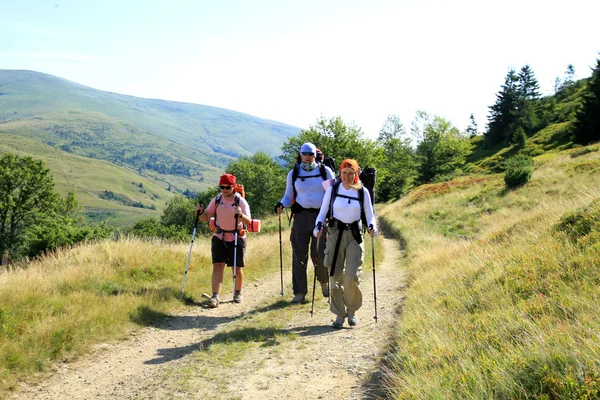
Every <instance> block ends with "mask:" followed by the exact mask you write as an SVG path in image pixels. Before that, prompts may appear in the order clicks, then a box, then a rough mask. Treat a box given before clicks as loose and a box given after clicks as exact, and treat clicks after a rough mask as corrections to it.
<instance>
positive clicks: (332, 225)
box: [313, 159, 377, 329]
mask: <svg viewBox="0 0 600 400" xmlns="http://www.w3.org/2000/svg"><path fill="white" fill-rule="evenodd" d="M359 173H360V168H359V166H358V163H357V162H356V160H352V159H345V160H344V161H342V163H341V164H340V179H339V180H336V182H335V183H334V184H333V185H331V186H330V187H329V188H327V192H326V193H325V197H324V198H323V204H322V205H321V209H320V211H319V215H318V216H317V220H316V226H315V228H314V232H313V233H314V235H315V236H316V237H320V236H321V235H322V234H323V231H324V229H323V227H324V224H325V219H326V218H329V219H328V222H327V225H328V233H327V235H328V238H327V249H326V250H325V265H326V266H327V268H328V271H329V280H330V281H329V284H330V288H331V304H330V307H329V308H330V310H331V312H332V313H333V314H335V316H336V319H335V321H334V322H333V324H332V326H333V327H334V328H338V329H339V328H341V327H342V326H343V325H344V321H345V320H346V317H348V324H349V325H350V326H354V325H356V324H358V317H356V312H357V311H358V309H360V307H361V306H362V292H361V290H360V278H361V275H362V264H363V261H364V253H365V247H364V243H363V235H364V229H363V227H368V228H367V229H368V232H369V235H370V236H371V237H373V236H375V235H376V234H377V228H376V222H375V213H374V212H373V206H372V204H371V196H370V194H369V191H368V190H367V188H366V187H364V186H363V184H362V182H361V181H360V180H359Z"/></svg>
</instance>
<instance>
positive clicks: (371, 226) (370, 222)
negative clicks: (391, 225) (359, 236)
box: [362, 187, 377, 237]
mask: <svg viewBox="0 0 600 400" xmlns="http://www.w3.org/2000/svg"><path fill="white" fill-rule="evenodd" d="M362 190H363V193H364V194H365V197H364V199H363V200H364V204H363V208H364V209H365V216H366V217H367V228H368V230H369V235H371V237H373V236H375V235H377V219H376V218H375V211H374V210H373V205H372V204H371V195H370V194H369V191H368V190H367V188H365V187H363V188H362Z"/></svg>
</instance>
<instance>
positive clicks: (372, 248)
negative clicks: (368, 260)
mask: <svg viewBox="0 0 600 400" xmlns="http://www.w3.org/2000/svg"><path fill="white" fill-rule="evenodd" d="M371 254H372V255H373V300H374V302H375V316H374V317H373V318H375V323H377V318H378V317H377V286H376V285H375V238H374V237H373V236H371Z"/></svg>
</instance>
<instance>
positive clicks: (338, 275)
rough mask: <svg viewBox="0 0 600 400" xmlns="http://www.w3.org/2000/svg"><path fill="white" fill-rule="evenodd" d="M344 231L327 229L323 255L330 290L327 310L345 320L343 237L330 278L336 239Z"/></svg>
mask: <svg viewBox="0 0 600 400" xmlns="http://www.w3.org/2000/svg"><path fill="white" fill-rule="evenodd" d="M343 234H344V231H339V230H337V229H335V228H330V229H329V240H328V241H327V250H326V254H325V265H326V266H327V269H328V271H329V288H330V294H329V296H330V299H331V303H330V305H329V309H330V310H331V312H332V313H333V314H335V316H336V318H345V317H346V306H345V305H344V286H343V284H344V282H343V280H344V256H345V254H344V237H342V241H341V243H340V248H339V249H338V256H337V261H336V267H335V272H334V275H333V276H330V273H331V268H332V265H331V264H332V263H333V255H334V253H335V244H336V242H337V239H338V235H343Z"/></svg>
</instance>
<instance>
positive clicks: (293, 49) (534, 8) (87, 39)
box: [0, 0, 600, 139]
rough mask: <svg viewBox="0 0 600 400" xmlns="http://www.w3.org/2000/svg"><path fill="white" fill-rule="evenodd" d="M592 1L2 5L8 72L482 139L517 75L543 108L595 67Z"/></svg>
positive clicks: (300, 123)
mask: <svg viewBox="0 0 600 400" xmlns="http://www.w3.org/2000/svg"><path fill="white" fill-rule="evenodd" d="M598 15H600V1H597V0H585V1H584V0H570V1H568V2H565V1H556V0H502V1H496V0H485V1H482V0H453V1H441V0H390V1H388V0H343V1H338V0H295V1H291V0H245V1H244V0H212V1H208V0H169V1H158V0H144V1H137V0H118V1H115V0H99V1H88V0H52V1H43V0H19V1H16V0H0V69H26V70H34V71H38V72H43V73H47V74H52V75H55V76H58V77H61V78H65V79H67V80H70V81H73V82H77V83H79V84H82V85H86V86H90V87H92V88H94V89H99V90H105V91H110V92H115V93H121V94H127V95H132V96H137V97H145V98H154V99H165V100H172V101H181V102H189V103H196V104H203V105H209V106H215V107H223V108H227V109H231V110H235V111H240V112H243V113H247V114H251V115H254V116H257V117H260V118H265V119H270V120H274V121H279V122H283V123H286V124H290V125H293V126H296V127H299V128H302V129H308V128H309V127H310V126H311V125H315V123H316V122H317V120H318V119H320V118H326V119H329V118H334V117H338V116H339V117H341V118H342V119H343V120H344V122H346V123H353V124H355V125H356V126H358V127H360V128H361V129H362V131H363V132H364V133H365V136H366V137H368V138H371V139H375V138H376V137H377V135H378V134H379V131H380V129H381V127H382V126H383V124H384V122H385V120H386V118H387V117H388V116H389V115H396V116H398V117H399V118H400V121H401V122H402V124H403V125H404V126H405V127H406V129H407V130H409V129H410V125H411V122H412V121H413V120H414V118H415V113H416V111H417V110H423V111H425V112H427V113H429V114H431V115H437V116H440V117H443V118H445V119H447V120H449V121H451V122H452V123H453V124H454V125H455V126H456V127H457V128H459V129H461V130H464V129H465V128H466V127H467V125H468V123H469V117H470V115H471V114H473V115H474V117H475V121H476V123H477V125H478V128H479V131H480V132H481V131H483V130H485V126H486V124H487V117H488V111H489V106H491V105H492V104H494V102H495V101H496V94H497V93H498V92H499V91H500V90H501V85H502V84H503V82H504V78H505V76H506V74H507V72H508V71H509V69H510V68H514V69H516V70H517V71H518V70H519V69H520V68H521V67H523V66H524V65H529V66H530V67H531V68H532V70H533V72H534V73H535V76H536V78H537V80H538V82H539V84H540V87H541V92H542V94H544V95H547V94H553V92H554V89H553V88H554V84H555V80H556V78H557V77H561V78H562V77H563V76H564V73H565V71H566V69H567V66H568V65H569V64H572V65H573V66H574V67H575V78H576V79H581V78H586V77H589V76H590V75H591V68H593V67H594V66H595V64H596V60H597V59H598V58H599V57H600V40H598V39H600V33H599V31H598V29H597V26H598V23H597V17H598Z"/></svg>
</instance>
